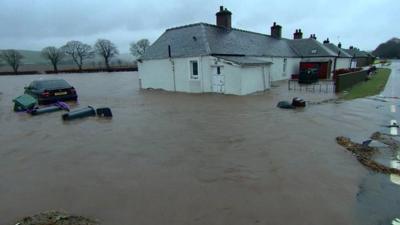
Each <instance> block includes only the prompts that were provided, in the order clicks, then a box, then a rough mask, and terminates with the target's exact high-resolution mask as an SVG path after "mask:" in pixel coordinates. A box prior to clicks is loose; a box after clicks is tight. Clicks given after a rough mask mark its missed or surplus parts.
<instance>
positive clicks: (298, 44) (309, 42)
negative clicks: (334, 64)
mask: <svg viewBox="0 0 400 225" xmlns="http://www.w3.org/2000/svg"><path fill="white" fill-rule="evenodd" d="M288 42H289V43H290V45H291V47H292V48H293V49H294V50H295V51H296V53H297V55H298V56H300V57H336V56H337V54H336V53H335V52H333V51H332V50H330V49H329V48H327V47H325V46H324V45H323V44H321V43H320V42H318V41H317V40H315V39H312V38H308V39H296V40H288Z"/></svg>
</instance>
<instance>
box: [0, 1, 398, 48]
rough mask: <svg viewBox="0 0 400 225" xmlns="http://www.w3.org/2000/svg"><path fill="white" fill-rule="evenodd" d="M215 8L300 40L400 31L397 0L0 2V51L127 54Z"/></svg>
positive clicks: (373, 39) (244, 24)
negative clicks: (107, 48) (77, 48)
mask: <svg viewBox="0 0 400 225" xmlns="http://www.w3.org/2000/svg"><path fill="white" fill-rule="evenodd" d="M220 5H224V6H225V7H227V8H228V9H229V10H230V11H231V12H232V13H233V15H232V25H233V26H234V27H235V28H240V29H244V30H249V31H255V32H260V33H266V34H269V33H270V26H271V25H272V23H273V22H274V21H276V22H277V23H278V24H280V25H281V26H282V27H283V36H284V37H287V38H292V36H293V32H294V31H295V29H298V28H301V29H302V31H303V33H304V36H305V37H309V35H310V34H311V33H315V34H316V35H317V38H318V40H320V41H322V40H324V39H326V38H327V37H329V38H330V40H331V42H333V43H337V42H339V41H340V42H342V43H343V46H344V47H348V46H350V45H354V46H356V47H359V48H361V49H364V50H373V49H375V47H376V46H377V45H378V44H379V43H381V42H383V41H387V40H388V39H390V38H392V37H399V36H400V26H399V25H398V23H399V21H400V1H399V0H313V1H299V0H275V1H271V0H268V1H267V0H247V1H244V0H220V1H211V0H191V1H189V0H170V1H168V0H165V1H155V0H142V1H136V0H0V28H1V29H0V49H5V48H15V49H30V50H40V49H42V48H43V47H46V46H49V45H54V46H61V45H63V44H65V43H66V42H67V41H69V40H79V41H82V42H85V43H88V44H93V43H94V42H95V41H96V40H97V39H98V38H106V39H110V40H111V41H113V42H114V43H115V44H116V45H117V46H118V47H119V49H120V52H123V53H126V52H129V43H130V42H132V41H135V40H138V39H141V38H148V39H149V40H150V41H151V42H153V41H155V40H156V39H157V38H158V37H159V36H160V35H161V34H162V33H163V32H164V31H165V29H167V28H170V27H175V26H181V25H185V24H190V23H196V22H206V23H211V24H214V23H215V13H216V12H217V11H218V9H219V6H220Z"/></svg>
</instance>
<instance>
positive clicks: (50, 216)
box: [15, 211, 99, 225]
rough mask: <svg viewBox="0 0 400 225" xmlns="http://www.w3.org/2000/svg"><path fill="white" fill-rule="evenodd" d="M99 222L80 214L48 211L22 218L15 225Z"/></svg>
mask: <svg viewBox="0 0 400 225" xmlns="http://www.w3.org/2000/svg"><path fill="white" fill-rule="evenodd" d="M98 224H99V222H98V221H95V220H92V219H88V218H85V217H82V216H73V215H68V214H67V213H63V212H58V211H49V212H44V213H40V214H37V215H34V216H28V217H24V218H22V219H21V220H20V221H18V222H17V223H15V225H98Z"/></svg>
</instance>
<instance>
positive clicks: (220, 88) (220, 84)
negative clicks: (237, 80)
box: [212, 67, 225, 93]
mask: <svg viewBox="0 0 400 225" xmlns="http://www.w3.org/2000/svg"><path fill="white" fill-rule="evenodd" d="M212 89H213V92H215V93H224V92H225V76H224V75H223V74H222V67H215V68H214V69H213V76H212Z"/></svg>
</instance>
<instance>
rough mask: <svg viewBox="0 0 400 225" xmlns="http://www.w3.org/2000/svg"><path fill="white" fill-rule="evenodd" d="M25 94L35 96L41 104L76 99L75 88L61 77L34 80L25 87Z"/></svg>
mask: <svg viewBox="0 0 400 225" xmlns="http://www.w3.org/2000/svg"><path fill="white" fill-rule="evenodd" d="M25 94H29V95H31V96H33V97H35V98H36V99H37V100H38V103H39V104H41V105H45V104H51V103H55V102H58V101H77V100H78V95H77V93H76V90H75V88H74V87H73V86H71V85H70V84H69V83H68V82H67V81H65V80H63V79H43V80H34V81H32V82H31V83H30V84H29V86H27V87H25Z"/></svg>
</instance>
